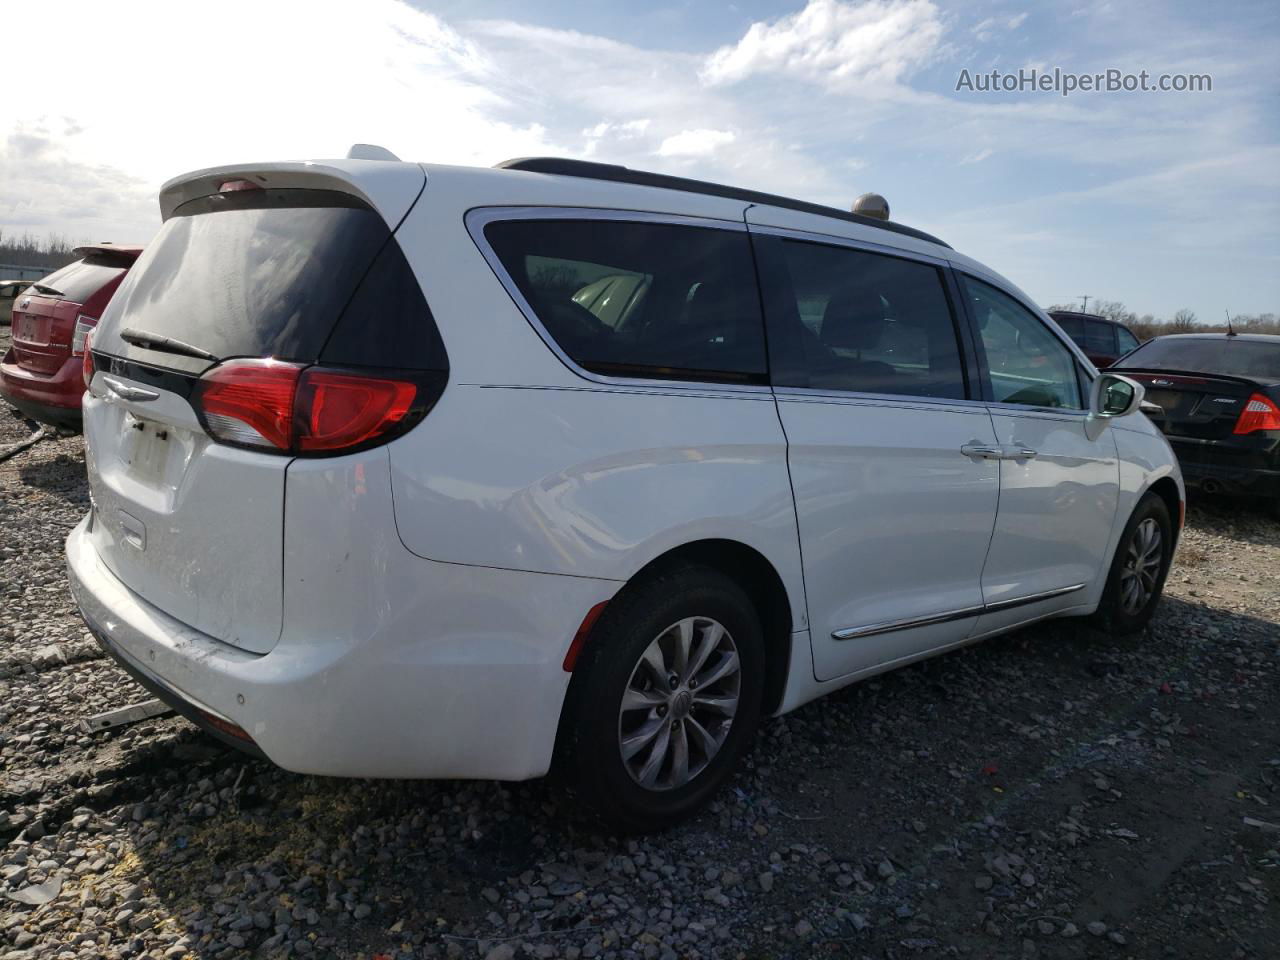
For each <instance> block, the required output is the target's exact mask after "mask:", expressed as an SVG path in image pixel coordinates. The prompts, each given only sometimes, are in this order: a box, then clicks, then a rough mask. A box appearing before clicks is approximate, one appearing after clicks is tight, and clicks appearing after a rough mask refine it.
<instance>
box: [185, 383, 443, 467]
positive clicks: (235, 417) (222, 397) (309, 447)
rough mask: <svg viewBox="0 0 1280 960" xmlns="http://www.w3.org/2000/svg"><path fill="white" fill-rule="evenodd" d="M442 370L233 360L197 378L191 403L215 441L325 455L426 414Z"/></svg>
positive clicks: (383, 437)
mask: <svg viewBox="0 0 1280 960" xmlns="http://www.w3.org/2000/svg"><path fill="white" fill-rule="evenodd" d="M443 387H444V375H443V374H435V373H426V374H423V373H417V372H410V373H406V372H402V371H369V372H366V371H358V370H335V369H331V368H327V367H318V366H314V367H304V366H301V365H299V364H294V363H282V362H280V361H276V360H233V361H230V362H228V363H223V364H220V365H219V366H217V367H214V368H213V369H212V370H210V371H209V372H208V373H207V374H205V375H204V376H203V377H201V379H200V382H199V384H198V385H197V387H196V390H195V392H194V393H193V395H192V403H193V405H194V406H195V408H196V411H197V413H198V414H199V416H200V419H201V422H202V423H203V424H204V428H205V430H207V431H208V433H209V435H210V436H211V437H213V438H214V439H215V440H218V441H221V442H222V443H228V444H232V445H234V446H241V447H250V448H253V449H256V450H264V451H267V452H272V453H285V454H290V455H295V456H296V455H304V456H305V455H312V456H323V455H325V454H336V453H350V452H352V451H354V450H358V449H364V448H365V447H369V446H373V445H375V444H377V443H383V442H385V441H387V440H390V439H391V438H392V437H394V436H396V435H398V434H400V433H403V432H404V431H405V430H407V429H408V428H409V427H411V426H412V425H413V424H415V423H417V422H418V421H419V420H421V419H422V417H424V416H425V415H426V414H427V412H428V411H429V410H430V409H431V407H432V406H433V405H434V404H435V401H436V400H438V399H439V397H440V393H441V391H442V389H443Z"/></svg>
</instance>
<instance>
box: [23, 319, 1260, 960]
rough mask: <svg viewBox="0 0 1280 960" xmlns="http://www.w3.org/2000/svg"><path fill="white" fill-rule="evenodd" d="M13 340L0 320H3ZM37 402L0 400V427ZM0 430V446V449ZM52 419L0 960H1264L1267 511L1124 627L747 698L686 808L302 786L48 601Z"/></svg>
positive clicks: (551, 795) (1192, 548)
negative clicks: (736, 759)
mask: <svg viewBox="0 0 1280 960" xmlns="http://www.w3.org/2000/svg"><path fill="white" fill-rule="evenodd" d="M5 333H7V330H5V331H0V336H3V335H4V334H5ZM31 432H32V426H31V425H30V424H29V423H27V422H25V421H22V420H20V419H19V418H17V417H16V416H15V415H12V414H11V413H10V412H9V410H8V408H7V407H4V406H3V405H0V451H3V449H4V448H5V447H6V446H9V445H10V444H12V443H14V442H17V441H19V440H21V439H23V438H25V437H27V436H29V435H30V433H31ZM2 455H3V453H2V452H0V456H2ZM83 472H84V465H83V450H82V445H81V441H80V439H79V438H78V437H72V438H65V439H50V440H43V441H41V442H39V443H37V444H35V445H34V446H33V447H31V448H30V449H28V450H25V451H23V452H21V453H19V454H17V455H16V456H13V457H11V458H10V459H8V460H7V461H5V462H0V530H2V531H3V536H2V538H0V598H2V601H3V607H2V608H0V960H27V958H37V957H39V958H46V957H48V958H53V957H58V958H63V957H65V958H89V957H94V958H97V957H106V958H116V957H126V958H139V957H152V958H157V960H159V958H165V960H177V958H186V957H194V958H210V957H239V956H249V955H253V956H265V957H277V956H279V957H284V956H306V957H364V958H386V960H389V958H409V957H413V958H418V957H478V958H489V960H494V958H498V960H511V958H515V957H569V958H579V957H617V958H624V957H625V958H632V957H640V958H647V960H656V958H667V960H669V958H675V957H724V958H730V957H733V958H756V957H899V958H901V957H914V956H920V957H941V956H967V957H979V958H985V957H1117V958H1119V957H1188V958H1204V957H1215V958H1216V957H1276V956H1277V955H1278V953H1280V907H1278V906H1277V899H1278V898H1280V852H1277V848H1278V847H1280V683H1278V682H1277V680H1278V679H1280V671H1278V670H1277V660H1278V646H1280V627H1278V626H1277V623H1278V622H1280V525H1277V524H1275V523H1274V522H1271V521H1268V520H1266V519H1265V518H1263V517H1262V516H1260V515H1256V514H1252V513H1245V512H1243V511H1239V510H1235V511H1234V512H1233V508H1230V507H1226V506H1220V507H1215V508H1212V509H1203V510H1201V509H1196V510H1193V511H1192V513H1191V518H1190V526H1189V529H1188V531H1187V534H1186V538H1185V542H1184V546H1183V548H1182V551H1181V553H1180V555H1179V559H1178V563H1177V567H1176V568H1175V570H1174V572H1173V574H1172V575H1171V577H1170V583H1169V589H1168V591H1167V595H1166V600H1165V602H1164V603H1163V605H1162V607H1161V610H1160V612H1159V614H1158V616H1157V618H1156V621H1155V623H1154V625H1153V627H1152V628H1151V630H1150V631H1149V632H1148V633H1147V634H1146V635H1144V636H1142V637H1136V638H1130V639H1125V640H1115V639H1112V638H1109V637H1105V636H1101V635H1098V634H1095V633H1093V632H1091V631H1089V630H1088V629H1087V628H1085V627H1083V626H1081V625H1078V624H1074V623H1070V622H1058V623H1050V624H1046V625H1042V626H1037V627H1035V628H1032V629H1028V630H1025V631H1023V632H1021V633H1018V634H1016V635H1013V636H1009V637H1005V638H1001V639H998V640H993V641H989V642H987V643H984V644H981V645H979V646H977V647H974V648H970V649H967V650H964V651H961V652H957V653H952V654H949V655H946V656H944V657H940V658H937V659H935V660H932V661H930V662H928V663H925V664H921V665H918V666H915V667H912V668H909V669H905V670H901V671H898V672H896V673H894V674H891V675H888V676H886V677H883V678H881V679H878V680H874V681H870V682H866V683H863V684H860V685H857V686H855V687H852V688H849V689H847V690H845V691H842V692H840V693H838V694H836V695H833V696H831V697H828V698H826V699H825V700H822V701H819V702H817V703H814V704H811V705H809V706H807V707H805V708H803V709H801V710H799V711H797V712H795V713H793V714H791V715H789V716H787V717H784V718H781V719H777V720H769V721H766V722H765V724H764V726H763V729H762V731H761V736H760V741H759V745H758V748H757V750H756V752H755V755H754V758H753V760H752V762H751V763H750V764H748V766H747V768H746V769H745V770H743V771H742V772H741V773H740V774H739V775H738V776H737V778H736V779H735V780H734V781H733V782H732V785H731V787H730V788H729V789H728V790H726V791H725V792H724V793H723V794H722V795H721V796H720V798H719V802H717V803H716V804H714V805H713V806H712V807H711V809H710V810H709V811H707V812H706V813H704V814H703V815H702V816H700V817H698V818H697V819H695V820H693V821H692V822H690V823H689V824H687V825H685V826H683V827H681V828H679V829H676V830H673V831H671V832H669V833H667V834H665V835H662V836H657V837H649V838H643V839H618V838H614V837H608V836H602V835H599V834H598V833H596V832H593V830H592V828H591V827H590V826H589V825H584V824H583V823H582V822H581V821H580V820H579V819H578V818H577V817H576V816H575V815H574V811H573V809H572V808H571V806H569V802H568V801H567V799H566V798H565V797H564V796H563V795H562V794H560V793H559V792H558V791H557V789H556V788H555V787H554V786H553V785H549V784H545V783H541V782H535V783H528V784H496V783H454V782H443V783H415V782H371V781H339V780H326V779H319V778H313V777H300V776H296V775H293V774H288V773H284V772H282V771H279V770H276V769H274V768H272V767H271V766H269V765H268V764H266V763H261V762H257V761H254V760H250V759H247V758H245V757H242V756H240V755H238V754H236V753H234V752H231V751H228V750H226V749H224V748H223V747H221V746H220V745H219V744H217V743H215V742H214V741H212V740H211V739H208V738H206V737H205V736H203V735H202V734H201V733H199V731H197V730H196V729H195V728H194V727H192V726H190V725H189V724H188V723H186V722H185V721H183V720H181V719H177V718H173V717H169V718H162V719H156V720H152V721H148V722H145V723H142V724H138V725H135V726H133V727H130V728H126V729H124V730H122V731H119V732H117V733H107V734H102V735H98V736H92V737H91V736H86V735H84V734H82V733H80V732H79V730H78V728H77V723H78V721H79V720H80V719H81V718H82V717H85V716H87V715H89V714H92V713H95V712H98V711H101V710H106V709H110V708H113V707H117V706H122V705H125V704H128V703H132V702H136V701H139V700H143V699H146V696H145V694H144V693H143V692H142V691H141V690H140V689H139V688H137V687H136V686H135V685H134V684H133V683H132V681H131V680H129V679H128V677H127V676H126V675H125V674H124V673H122V672H121V671H120V670H119V669H118V668H117V667H116V666H115V665H113V664H112V663H111V662H110V661H107V660H104V659H102V657H101V656H100V655H99V653H98V652H97V649H96V647H95V645H94V644H93V643H92V641H91V639H90V638H89V637H88V635H87V634H86V632H85V630H84V628H83V626H82V624H81V623H80V621H79V619H78V618H77V616H76V614H75V611H74V608H73V606H72V604H71V601H70V598H69V596H68V593H67V586H66V581H65V576H64V573H63V564H62V550H61V547H62V539H63V537H64V536H65V535H66V532H67V531H68V530H69V529H70V528H71V527H72V526H73V525H74V523H75V522H76V521H77V520H78V519H79V517H80V516H81V515H82V514H83V512H84V511H85V509H86V508H87V502H88V498H87V493H86V487H85V483H84V478H83Z"/></svg>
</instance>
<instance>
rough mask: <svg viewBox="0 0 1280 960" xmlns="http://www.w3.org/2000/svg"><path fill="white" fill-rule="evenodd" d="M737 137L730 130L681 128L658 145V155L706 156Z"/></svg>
mask: <svg viewBox="0 0 1280 960" xmlns="http://www.w3.org/2000/svg"><path fill="white" fill-rule="evenodd" d="M736 139H737V137H736V136H734V134H733V132H732V131H730V130H706V129H701V130H681V131H680V132H679V133H677V134H673V135H672V136H670V137H667V139H665V140H663V141H662V143H661V144H659V145H658V149H657V151H656V152H657V154H658V156H660V157H706V156H709V155H710V154H713V153H715V152H716V151H717V150H718V149H720V148H721V147H723V146H727V145H728V144H730V143H733V141H734V140H736Z"/></svg>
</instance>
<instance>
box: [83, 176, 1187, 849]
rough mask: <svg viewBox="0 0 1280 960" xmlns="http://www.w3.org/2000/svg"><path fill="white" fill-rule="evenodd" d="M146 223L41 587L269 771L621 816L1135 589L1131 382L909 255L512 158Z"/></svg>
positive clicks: (1159, 576)
mask: <svg viewBox="0 0 1280 960" xmlns="http://www.w3.org/2000/svg"><path fill="white" fill-rule="evenodd" d="M160 206H161V209H162V213H163V216H164V226H163V228H162V229H161V230H160V232H159V234H158V235H157V237H156V238H155V240H154V241H153V242H152V243H151V244H150V245H149V246H148V248H147V250H146V252H145V253H144V254H143V255H142V257H141V259H139V261H138V263H137V265H136V266H135V267H134V268H133V270H132V271H130V273H129V276H128V277H127V278H126V280H125V281H124V283H123V285H122V286H121V287H120V290H119V292H118V293H117V294H116V296H115V297H114V298H113V300H112V301H111V305H110V307H109V308H108V310H107V311H106V312H105V313H104V314H103V316H102V320H101V323H100V324H99V326H98V327H97V329H96V330H95V331H94V333H93V336H92V341H91V346H90V349H89V350H87V351H86V358H87V362H86V379H87V381H88V383H89V390H88V394H87V395H86V397H85V399H84V425H85V435H86V438H87V459H88V470H89V478H90V484H91V490H92V495H93V506H92V509H91V510H90V513H89V515H88V516H87V517H85V519H84V520H83V521H82V522H81V523H80V524H79V525H78V526H77V527H76V528H75V530H74V531H73V532H72V534H71V536H70V538H69V539H68V541H67V559H68V564H69V568H70V574H71V583H72V589H73V591H74V594H75V598H76V601H77V602H78V604H79V606H80V609H81V611H82V612H83V614H84V617H85V620H86V621H87V622H88V624H89V627H90V629H91V630H92V631H93V632H94V634H95V635H96V636H97V637H98V639H99V641H100V642H101V643H102V645H103V646H104V647H105V648H106V649H107V650H108V651H109V652H110V653H111V654H112V655H113V656H114V657H116V658H117V659H118V660H119V661H120V663H121V664H122V665H124V667H125V668H126V669H127V670H128V671H129V672H130V673H132V674H133V675H134V676H135V677H136V678H137V679H138V680H139V681H141V682H142V683H143V684H144V685H145V686H147V687H149V688H151V689H152V690H154V691H155V692H156V694H157V695H159V696H161V697H162V698H164V699H165V700H167V701H169V702H170V703H171V704H173V705H174V706H175V707H176V708H177V709H178V710H179V711H180V712H182V713H184V714H185V715H187V716H188V717H191V718H192V719H193V720H195V721H196V722H197V723H199V724H200V725H201V726H203V727H204V728H205V729H207V730H209V731H211V732H213V733H214V734H216V735H217V736H219V737H221V738H222V739H224V740H226V741H228V742H230V743H232V744H235V745H237V746H240V747H242V748H244V749H247V750H250V751H254V752H257V753H258V754H260V755H263V756H265V757H267V758H268V759H270V760H271V761H273V762H274V763H276V764H279V765H280V766H282V767H284V768H286V769H288V770H293V771H298V772H301V773H310V774H326V775H334V776H349V777H430V778H445V777H448V778H454V777H458V778H494V779H503V780H519V779H524V778H530V777H538V776H542V775H543V774H546V773H547V772H548V771H550V770H551V769H552V768H553V763H554V764H555V766H556V768H557V769H559V770H562V771H563V772H564V774H565V775H566V776H567V777H568V778H569V779H570V780H571V781H572V782H574V783H575V784H576V786H577V788H578V790H579V791H580V793H581V794H582V795H584V796H585V797H586V798H587V799H588V800H589V801H590V802H591V803H592V804H593V805H594V807H595V808H596V809H597V810H599V811H600V812H601V813H602V814H603V815H604V816H605V817H607V818H609V819H610V820H612V821H613V822H614V823H615V824H617V825H619V826H620V827H623V828H627V829H646V828H653V827H660V826H662V825H665V824H667V823H670V822H673V821H674V820H676V819H678V818H680V817H681V816H684V815H686V814H688V813H689V812H691V811H692V810H694V809H696V808H697V806H698V805H699V804H700V803H702V802H703V801H705V800H706V799H707V797H708V796H709V795H710V794H711V793H712V792H713V791H714V790H715V789H716V787H717V786H718V785H719V784H721V783H723V782H724V780H725V779H726V777H728V776H729V774H730V772H731V771H732V770H733V768H734V766H735V764H736V763H737V762H738V761H739V759H740V758H741V757H742V755H743V753H744V752H745V751H746V750H747V749H748V747H749V745H750V743H751V740H752V736H753V734H754V732H755V728H756V726H757V723H758V721H759V719H760V717H761V716H762V715H778V714H783V713H786V712H787V711H789V710H794V709H795V708H796V707H798V706H800V705H801V704H803V703H805V702H806V701H809V700H812V699H814V698H815V697H819V696H822V695H823V694H825V693H828V692H830V691H832V690H836V689H838V688H840V687H843V686H845V685H846V684H848V683H851V682H853V681H855V680H858V679H860V678H863V677H867V676H869V675H872V674H875V673H879V672H881V671H884V670H888V669H891V668H893V667H896V666H899V665H902V664H906V663H910V662H912V661H914V660H919V659H921V658H923V657H927V656H930V655H932V654H936V653H939V652H941V651H944V650H950V649H953V648H955V647H958V646H960V645H962V644H966V643H971V642H973V641H975V640H979V639H981V638H983V637H987V636H991V635H993V634H998V633H1003V632H1005V631H1008V630H1012V629H1015V628H1017V627H1021V626H1024V625H1026V624H1028V623H1032V622H1034V621H1037V620H1042V619H1045V618H1047V617H1059V616H1080V615H1086V614H1094V615H1095V620H1096V621H1097V622H1100V623H1102V624H1103V625H1105V626H1108V627H1110V628H1111V629H1114V630H1121V631H1135V630H1137V629H1139V628H1141V627H1142V626H1143V625H1144V624H1145V623H1146V622H1147V620H1148V619H1149V618H1150V617H1151V615H1152V611H1153V608H1154V607H1155V605H1156V603H1157V601H1158V599H1159V597H1160V593H1161V588H1162V586H1163V582H1164V578H1165V574H1166V571H1167V570H1168V567H1169V563H1170V560H1171V558H1172V554H1173V550H1174V546H1175V543H1176V539H1177V536H1178V532H1179V529H1180V527H1181V520H1182V507H1183V487H1182V481H1181V478H1180V476H1179V473H1178V468H1177V464H1176V461H1175V459H1174V456H1173V455H1172V453H1171V452H1170V449H1169V446H1168V444H1167V443H1166V442H1165V440H1164V438H1163V436H1162V435H1161V434H1160V432H1159V431H1158V430H1156V429H1155V428H1154V427H1153V426H1152V424H1151V423H1150V422H1149V421H1148V420H1147V418H1146V417H1145V416H1144V415H1142V414H1141V413H1140V412H1139V406H1140V404H1141V402H1142V388H1141V387H1140V386H1139V385H1137V384H1135V383H1133V382H1131V381H1128V380H1126V379H1124V378H1123V377H1119V376H1115V375H1110V374H1099V373H1097V371H1095V370H1094V369H1093V367H1092V366H1091V365H1090V364H1089V362H1088V360H1087V359H1086V358H1085V356H1084V354H1083V353H1081V352H1080V350H1079V349H1078V348H1077V347H1076V346H1075V345H1074V344H1073V343H1072V342H1071V341H1070V339H1068V338H1067V337H1066V336H1064V335H1063V334H1062V332H1061V331H1060V330H1059V329H1058V328H1057V327H1056V326H1055V325H1054V324H1053V322H1052V321H1051V320H1049V319H1048V317H1047V316H1046V315H1045V314H1044V313H1043V312H1042V311H1041V310H1039V309H1037V308H1036V307H1035V306H1033V305H1032V303H1031V301H1030V300H1029V298H1028V297H1027V296H1026V295H1025V294H1023V293H1022V292H1020V291H1019V290H1018V288H1017V287H1015V286H1013V285H1012V284H1010V283H1009V282H1008V281H1006V280H1004V279H1002V278H1001V277H1000V276H999V275H997V274H995V273H993V272H992V271H991V270H989V269H988V268H986V267H984V266H982V265H981V264H979V263H976V262H975V261H973V260H971V259H969V258H968V257H966V256H963V255H961V254H959V253H956V252H955V251H954V250H952V249H951V248H950V247H948V246H947V245H946V244H944V243H942V242H941V241H939V240H936V239H934V238H932V237H930V236H928V235H926V234H923V233H921V232H919V231H916V230H913V229H910V228H908V227H904V226H901V225H899V224H896V223H891V222H886V221H881V220H876V219H870V218H867V217H863V216H858V215H854V214H847V213H843V212H842V211H839V210H835V209H832V208H828V207H819V206H816V205H813V204H808V203H802V202H798V201H794V200H788V199H786V198H783V197H776V196H770V195H764V194H758V193H754V192H751V191H744V190H738V189H734V188H729V187H724V186H719V185H714V184H707V183H701V182H697V181H692V180H684V179H679V178H674V177H666V176H659V175H654V174H648V173H641V172H637V171H632V170H628V169H625V168H622V167H614V166H608V165H603V164H594V163H585V162H579V161H565V160H545V159H544V160H522V161H512V162H509V163H507V164H504V165H502V167H501V168H496V169H470V168H457V167H444V166H433V165H419V164H412V163H401V162H393V161H391V160H338V161H320V162H314V163H267V164H253V165H239V166H233V167H226V168H221V169H214V170H202V171H199V172H196V173H192V174H188V175H186V176H182V177H179V178H177V179H175V180H172V181H170V182H169V183H168V184H166V185H165V187H164V188H163V191H162V192H161V195H160ZM616 298H625V299H626V301H627V302H625V303H617V302H613V301H614V300H615V299H616Z"/></svg>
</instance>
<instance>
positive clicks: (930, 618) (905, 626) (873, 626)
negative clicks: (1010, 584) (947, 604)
mask: <svg viewBox="0 0 1280 960" xmlns="http://www.w3.org/2000/svg"><path fill="white" fill-rule="evenodd" d="M1085 586H1086V584H1083V583H1076V584H1072V585H1071V586H1069V587H1057V588H1056V589H1053V590H1042V591H1040V592H1039V593H1032V594H1029V595H1028V596H1025V597H1014V598H1012V599H1009V600H997V601H995V602H994V603H981V604H978V605H977V606H972V607H961V608H960V609H958V610H949V611H947V612H946V613H934V614H929V615H927V616H923V617H907V618H906V619H903V620H885V621H882V622H880V623H869V624H866V625H865V626H861V627H844V628H843V629H840V630H833V631H831V639H833V640H856V639H860V638H862V637H871V636H876V635H878V634H881V633H896V632H897V631H899V630H911V629H914V628H915V627H927V626H932V625H933V624H937V623H952V622H953V621H956V620H966V619H968V618H969V617H976V616H981V615H982V614H986V613H998V612H1000V611H1001V610H1011V609H1013V608H1014V607H1021V606H1025V605H1027V604H1030V603H1039V602H1040V601H1041V600H1052V599H1053V598H1054V597H1063V596H1066V595H1067V594H1069V593H1075V592H1076V591H1077V590H1083V589H1084V588H1085Z"/></svg>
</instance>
